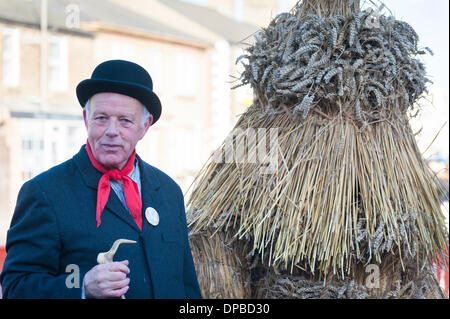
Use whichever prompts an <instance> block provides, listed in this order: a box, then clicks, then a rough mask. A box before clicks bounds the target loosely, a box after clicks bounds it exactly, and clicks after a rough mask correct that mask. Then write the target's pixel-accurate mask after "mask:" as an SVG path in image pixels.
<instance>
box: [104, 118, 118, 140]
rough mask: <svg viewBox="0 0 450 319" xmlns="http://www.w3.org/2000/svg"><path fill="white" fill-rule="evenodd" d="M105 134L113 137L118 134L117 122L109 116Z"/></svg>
mask: <svg viewBox="0 0 450 319" xmlns="http://www.w3.org/2000/svg"><path fill="white" fill-rule="evenodd" d="M105 134H106V136H108V137H115V136H117V135H119V123H118V121H117V120H116V119H115V118H111V119H110V120H109V121H108V126H107V127H106V132H105Z"/></svg>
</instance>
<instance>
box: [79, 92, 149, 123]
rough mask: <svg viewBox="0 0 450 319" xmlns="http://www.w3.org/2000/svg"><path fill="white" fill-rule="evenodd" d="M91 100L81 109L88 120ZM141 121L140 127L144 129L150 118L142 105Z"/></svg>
mask: <svg viewBox="0 0 450 319" xmlns="http://www.w3.org/2000/svg"><path fill="white" fill-rule="evenodd" d="M90 102H91V99H89V100H87V102H86V104H85V105H84V107H83V110H84V111H86V118H87V119H89V118H90V114H91V103H90ZM141 105H142V120H141V127H142V128H144V127H145V123H147V121H148V119H149V118H150V116H151V114H150V112H149V111H148V110H147V108H146V107H145V105H144V104H142V103H141Z"/></svg>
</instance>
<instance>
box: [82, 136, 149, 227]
mask: <svg viewBox="0 0 450 319" xmlns="http://www.w3.org/2000/svg"><path fill="white" fill-rule="evenodd" d="M86 150H87V153H88V156H89V159H90V160H91V163H92V165H93V166H94V167H95V168H96V169H97V170H99V171H100V172H102V173H103V176H102V177H101V178H100V181H99V182H98V191H97V210H96V214H95V217H96V220H97V227H99V226H100V224H101V220H100V216H101V214H102V211H103V208H105V205H106V202H107V201H108V197H109V192H110V190H111V186H110V185H109V179H110V178H112V179H114V180H120V181H122V183H123V190H124V193H125V201H126V204H127V207H128V209H129V210H130V212H131V216H132V217H133V219H134V220H135V222H136V224H137V225H138V226H139V229H140V230H142V200H141V196H140V195H139V189H138V186H137V184H136V182H135V181H133V180H132V179H131V178H130V177H129V176H128V174H130V173H131V171H132V170H133V168H134V158H135V156H136V150H135V151H134V152H133V154H131V156H130V158H129V159H128V162H127V164H126V165H125V167H124V168H123V169H122V170H121V171H119V170H117V169H112V170H107V169H106V168H105V167H103V165H102V164H100V163H99V162H98V161H97V160H96V159H95V157H94V155H93V154H92V150H91V146H90V145H89V140H88V141H87V143H86Z"/></svg>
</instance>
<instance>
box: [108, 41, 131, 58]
mask: <svg viewBox="0 0 450 319" xmlns="http://www.w3.org/2000/svg"><path fill="white" fill-rule="evenodd" d="M135 57H136V52H135V49H134V47H133V46H132V45H131V44H128V43H125V42H121V41H113V42H112V43H111V51H110V59H111V60H113V59H123V60H128V61H133V60H134V59H135Z"/></svg>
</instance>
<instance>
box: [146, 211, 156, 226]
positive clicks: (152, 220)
mask: <svg viewBox="0 0 450 319" xmlns="http://www.w3.org/2000/svg"><path fill="white" fill-rule="evenodd" d="M145 218H146V219H147V221H148V222H149V224H150V225H153V226H156V225H158V224H159V215H158V212H157V211H156V209H154V208H153V207H147V209H146V210H145Z"/></svg>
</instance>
